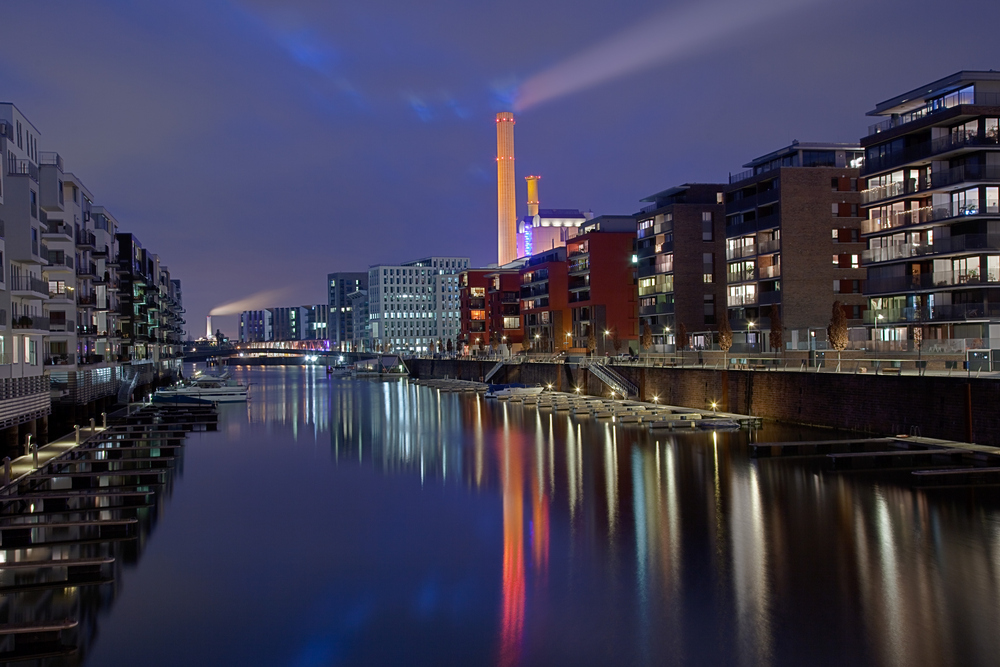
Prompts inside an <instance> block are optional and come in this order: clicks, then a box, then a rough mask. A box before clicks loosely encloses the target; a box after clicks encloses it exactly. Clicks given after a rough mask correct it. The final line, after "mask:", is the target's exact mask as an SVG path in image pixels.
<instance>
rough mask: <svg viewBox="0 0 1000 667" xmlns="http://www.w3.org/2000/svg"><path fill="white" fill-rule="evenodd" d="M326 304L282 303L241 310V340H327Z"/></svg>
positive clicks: (246, 341) (244, 341)
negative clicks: (277, 305) (300, 304)
mask: <svg viewBox="0 0 1000 667" xmlns="http://www.w3.org/2000/svg"><path fill="white" fill-rule="evenodd" d="M328 314H329V309H328V306H327V305H326V304H317V305H314V306H282V307H276V308H265V309H263V310H244V311H243V312H242V313H240V324H239V341H240V342H241V343H248V342H262V341H270V340H275V341H288V340H326V328H327V317H328Z"/></svg>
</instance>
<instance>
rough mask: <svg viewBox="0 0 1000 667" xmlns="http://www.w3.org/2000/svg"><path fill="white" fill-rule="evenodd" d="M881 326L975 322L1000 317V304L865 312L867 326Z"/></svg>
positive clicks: (888, 309) (951, 305) (885, 309)
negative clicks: (949, 321)
mask: <svg viewBox="0 0 1000 667" xmlns="http://www.w3.org/2000/svg"><path fill="white" fill-rule="evenodd" d="M876 317H878V318H879V319H878V324H879V326H885V325H890V324H903V323H922V322H940V321H945V320H952V321H954V320H958V321H962V320H975V319H985V318H994V317H1000V303H985V304H983V303H974V304H947V305H943V306H930V307H924V308H880V309H877V310H866V311H865V324H875V318H876Z"/></svg>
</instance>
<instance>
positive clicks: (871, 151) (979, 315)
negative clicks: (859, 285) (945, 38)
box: [861, 71, 1000, 351]
mask: <svg viewBox="0 0 1000 667" xmlns="http://www.w3.org/2000/svg"><path fill="white" fill-rule="evenodd" d="M868 115H870V116H876V117H881V118H883V120H881V121H880V122H879V123H877V124H875V125H872V126H871V128H869V134H868V136H867V137H865V138H864V139H862V142H861V143H862V146H864V149H865V164H864V169H863V171H862V176H863V182H864V187H863V189H862V193H861V195H862V203H863V205H864V207H865V220H864V223H863V227H862V234H863V240H864V241H865V243H866V244H867V249H866V250H865V251H864V253H863V262H864V266H865V268H866V269H867V273H868V280H867V283H866V294H867V296H868V297H869V299H870V310H869V312H868V314H867V316H866V320H865V322H866V324H868V325H870V326H871V328H872V335H873V336H876V337H877V338H878V339H879V340H881V341H897V342H902V341H910V342H912V341H913V340H914V339H915V338H916V337H922V339H923V345H925V346H928V345H937V346H953V347H955V349H956V350H958V351H964V350H965V349H966V348H986V347H990V348H994V349H996V348H1000V289H998V288H1000V72H993V71H989V72H976V71H963V72H958V73H956V74H953V75H951V76H948V77H945V78H943V79H940V80H938V81H935V82H933V83H929V84H927V85H925V86H921V87H919V88H917V89H915V90H912V91H910V92H907V93H904V94H902V95H899V96H897V97H894V98H891V99H889V100H886V101H885V102H882V103H880V104H878V105H876V107H875V109H874V110H872V111H870V112H868ZM918 331H919V334H916V335H915V332H918ZM954 339H964V340H959V341H956V340H954Z"/></svg>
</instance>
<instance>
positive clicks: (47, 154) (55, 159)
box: [38, 151, 63, 171]
mask: <svg viewBox="0 0 1000 667" xmlns="http://www.w3.org/2000/svg"><path fill="white" fill-rule="evenodd" d="M38 164H44V165H51V166H55V167H57V168H58V169H59V171H62V170H63V159H62V156H61V155H59V153H55V152H53V151H39V153H38Z"/></svg>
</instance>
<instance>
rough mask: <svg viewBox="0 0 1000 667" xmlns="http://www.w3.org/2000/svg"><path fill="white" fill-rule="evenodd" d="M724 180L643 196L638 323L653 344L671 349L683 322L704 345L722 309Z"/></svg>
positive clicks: (639, 216) (696, 342)
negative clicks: (644, 329) (645, 204)
mask: <svg viewBox="0 0 1000 667" xmlns="http://www.w3.org/2000/svg"><path fill="white" fill-rule="evenodd" d="M724 190H725V186H724V185H722V184H714V183H685V184H684V185H679V186H676V187H673V188H668V189H666V190H663V191H661V192H657V193H656V194H654V195H650V196H649V197H646V198H645V199H643V200H642V201H644V202H650V204H649V205H648V206H646V207H645V208H644V209H643V210H642V211H640V212H639V213H638V214H637V215H636V218H637V221H638V227H637V231H636V239H637V240H636V255H637V259H638V263H637V271H638V279H639V288H638V293H639V324H640V335H641V333H642V328H643V327H645V326H649V328H650V331H651V332H652V334H653V342H654V345H655V346H656V349H657V350H658V351H661V352H666V351H671V350H672V349H673V348H672V347H670V346H673V345H674V341H675V338H676V333H677V327H678V325H679V324H682V323H683V324H684V327H685V329H686V330H687V331H688V332H689V333H690V336H691V340H692V341H693V344H694V345H695V346H696V347H698V346H706V345H707V343H710V342H711V340H712V331H715V330H717V329H718V324H719V317H720V316H722V315H724V314H725V313H726V312H727V310H726V294H727V291H726V207H725V203H724V202H725V195H724Z"/></svg>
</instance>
